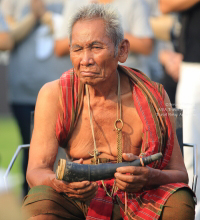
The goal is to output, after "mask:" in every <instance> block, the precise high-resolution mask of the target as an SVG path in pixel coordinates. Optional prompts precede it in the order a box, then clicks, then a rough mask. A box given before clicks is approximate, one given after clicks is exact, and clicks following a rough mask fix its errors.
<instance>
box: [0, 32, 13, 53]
mask: <svg viewBox="0 0 200 220" xmlns="http://www.w3.org/2000/svg"><path fill="white" fill-rule="evenodd" d="M13 46H14V43H13V40H12V38H11V35H10V33H8V32H1V33H0V50H11V49H12V48H13Z"/></svg>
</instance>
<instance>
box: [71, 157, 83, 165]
mask: <svg viewBox="0 0 200 220" xmlns="http://www.w3.org/2000/svg"><path fill="white" fill-rule="evenodd" d="M73 163H79V164H83V158H81V159H79V160H74V161H73Z"/></svg>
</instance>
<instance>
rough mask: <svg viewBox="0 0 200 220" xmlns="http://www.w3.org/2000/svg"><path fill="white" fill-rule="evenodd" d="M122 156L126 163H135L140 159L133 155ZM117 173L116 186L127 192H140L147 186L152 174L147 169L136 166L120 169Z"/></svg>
mask: <svg viewBox="0 0 200 220" xmlns="http://www.w3.org/2000/svg"><path fill="white" fill-rule="evenodd" d="M122 156H123V159H124V160H125V161H133V160H136V159H138V158H139V157H138V156H135V155H133V154H131V153H129V154H125V153H123V155H122ZM116 171H117V172H116V173H115V178H116V186H117V187H118V188H119V189H121V190H123V191H126V192H138V191H140V190H141V189H142V188H143V187H144V186H145V185H146V184H147V182H148V178H149V172H150V171H149V169H148V168H147V167H136V166H127V167H119V168H117V170H116Z"/></svg>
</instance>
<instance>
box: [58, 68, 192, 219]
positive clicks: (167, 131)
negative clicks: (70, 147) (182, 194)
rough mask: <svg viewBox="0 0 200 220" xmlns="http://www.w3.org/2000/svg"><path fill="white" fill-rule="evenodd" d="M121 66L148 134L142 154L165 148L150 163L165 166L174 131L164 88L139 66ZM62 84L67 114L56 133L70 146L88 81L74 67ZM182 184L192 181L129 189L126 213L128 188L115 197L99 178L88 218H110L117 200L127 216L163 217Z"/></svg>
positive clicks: (123, 214) (110, 186)
mask: <svg viewBox="0 0 200 220" xmlns="http://www.w3.org/2000/svg"><path fill="white" fill-rule="evenodd" d="M118 70H119V72H120V73H121V72H123V73H124V74H126V75H128V76H129V78H130V81H131V82H132V83H131V84H132V91H133V100H134V104H135V107H136V109H137V112H138V114H139V116H140V118H141V120H142V123H143V127H144V130H143V133H144V137H143V143H142V147H141V154H140V157H144V156H149V155H152V154H155V153H158V152H162V154H163V157H162V159H161V160H160V161H156V162H153V163H151V164H150V165H149V166H150V167H153V168H155V169H160V170H162V169H164V168H165V167H166V165H167V164H168V162H169V160H170V157H171V154H172V150H173V145H174V133H173V129H172V126H171V122H170V119H169V116H168V114H167V111H166V106H165V103H164V88H163V86H162V85H160V84H157V83H155V82H152V81H151V80H150V79H149V78H148V77H147V76H146V75H145V74H143V73H141V72H140V71H138V70H136V69H130V68H128V67H125V66H120V65H119V66H118ZM60 86H61V93H62V102H63V115H62V116H61V115H59V117H58V121H57V125H56V134H57V138H58V141H59V143H60V146H63V147H66V146H67V141H68V140H69V138H70V134H71V132H72V131H73V129H74V127H75V125H76V122H77V120H78V116H79V114H80V111H81V107H82V102H83V96H84V92H83V91H84V89H83V88H84V85H82V84H81V83H80V80H79V79H78V77H77V76H76V74H74V72H73V69H71V70H69V71H68V72H65V73H64V74H63V75H62V76H61V78H60ZM112 185H113V180H109V181H106V187H107V188H108V190H109V189H110V188H112ZM182 187H188V185H186V184H184V183H172V184H167V185H162V186H159V187H157V188H155V189H150V190H146V191H144V192H138V193H128V198H127V205H128V210H127V215H125V213H124V210H125V192H123V191H121V190H118V191H117V192H116V193H115V195H114V197H113V198H110V197H108V196H107V195H106V193H105V191H104V189H103V187H102V185H101V182H99V189H98V193H97V195H96V196H95V198H94V199H93V200H92V201H91V203H90V208H89V210H88V215H87V218H86V219H87V220H90V219H96V220H100V219H103V220H107V219H108V220H109V219H110V218H111V215H112V209H113V203H114V202H117V203H118V204H119V206H120V212H121V215H122V217H123V218H124V219H128V218H129V219H139V220H141V219H149V220H151V219H152V220H153V219H159V217H160V214H161V212H162V208H163V205H164V204H165V202H166V200H167V199H168V198H169V196H170V195H171V194H173V193H174V192H175V191H176V190H177V189H179V188H182Z"/></svg>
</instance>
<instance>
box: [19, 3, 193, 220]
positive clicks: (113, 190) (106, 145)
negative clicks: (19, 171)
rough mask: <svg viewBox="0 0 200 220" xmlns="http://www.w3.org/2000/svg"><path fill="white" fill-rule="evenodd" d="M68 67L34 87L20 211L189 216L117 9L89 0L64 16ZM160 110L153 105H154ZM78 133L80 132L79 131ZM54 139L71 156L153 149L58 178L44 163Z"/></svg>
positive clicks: (153, 92)
mask: <svg viewBox="0 0 200 220" xmlns="http://www.w3.org/2000/svg"><path fill="white" fill-rule="evenodd" d="M69 29H70V31H69V33H70V36H69V39H70V57H71V60H72V63H73V66H74V68H73V69H71V70H69V71H68V72H65V73H64V74H63V75H62V76H61V78H60V79H59V80H56V81H53V82H50V83H48V84H46V85H44V86H43V88H42V89H41V91H40V92H39V95H38V99H37V104H36V110H35V124H34V131H33V136H32V141H31V148H30V157H29V165H28V171H27V180H28V183H29V185H30V187H31V190H30V191H29V194H28V196H27V197H26V199H25V201H24V204H23V210H24V211H25V212H27V213H29V217H30V219H43V220H44V219H122V218H124V219H159V218H160V216H161V218H162V219H173V217H174V216H176V217H177V213H178V218H176V219H193V218H194V201H193V198H192V195H191V193H190V189H189V188H188V186H187V182H188V177H187V172H186V169H185V166H184V163H183V159H182V155H181V152H180V149H179V145H178V142H177V138H176V137H175V135H174V120H173V116H170V117H169V116H168V114H167V112H166V109H165V103H168V102H169V99H168V96H167V94H166V93H165V92H164V89H163V88H162V86H161V85H157V84H156V83H154V82H152V81H150V80H149V79H148V78H147V77H146V76H145V75H144V74H143V73H141V72H139V71H138V70H134V69H130V68H128V67H125V66H119V65H118V62H121V63H123V62H125V61H126V59H127V56H128V51H129V41H128V40H126V39H124V37H123V30H122V27H121V23H120V19H119V16H118V14H117V12H116V11H115V10H114V9H112V8H110V7H109V6H108V5H107V6H105V5H98V4H91V5H88V6H85V7H83V8H81V9H80V10H78V12H77V13H76V14H75V15H74V16H73V18H72V20H71V23H70V28H69ZM161 109H162V110H163V111H162V112H161V111H160V110H161ZM86 131H87V132H86ZM58 146H61V147H63V148H64V149H65V150H66V152H67V154H68V156H69V157H70V158H71V160H72V161H74V162H76V163H91V162H92V163H94V164H96V163H97V162H103V161H104V162H105V161H106V162H108V161H110V162H112V163H115V162H121V161H122V160H123V161H132V160H135V159H137V158H138V157H143V156H147V155H151V154H154V153H157V152H162V153H163V158H162V159H161V160H160V161H157V162H154V163H152V164H150V165H149V166H148V167H130V166H128V167H120V168H118V169H117V170H116V173H115V177H114V179H110V180H105V181H102V182H100V181H97V182H89V181H82V182H72V183H68V182H65V181H60V180H57V179H56V175H55V173H54V172H53V171H52V170H53V165H54V162H55V158H56V154H57V151H58Z"/></svg>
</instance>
